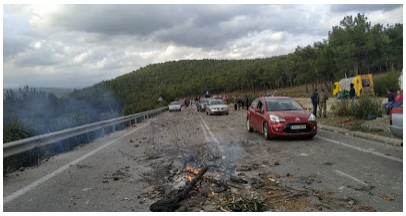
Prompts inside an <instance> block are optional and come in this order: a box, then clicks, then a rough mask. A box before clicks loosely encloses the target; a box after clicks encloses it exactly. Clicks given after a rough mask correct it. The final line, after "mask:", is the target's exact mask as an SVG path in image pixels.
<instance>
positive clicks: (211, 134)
mask: <svg viewBox="0 0 406 216" xmlns="http://www.w3.org/2000/svg"><path fill="white" fill-rule="evenodd" d="M199 117H200V119H202V121H203V124H204V127H205V128H206V129H207V132H209V134H210V136H211V138H212V139H213V141H214V142H216V143H217V144H219V143H220V142H219V141H218V140H217V139H216V137H214V134H213V133H212V132H211V130H210V128H209V126H207V124H206V122H205V121H204V119H203V118H202V116H201V115H200V114H199Z"/></svg>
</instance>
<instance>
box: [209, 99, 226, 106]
mask: <svg viewBox="0 0 406 216" xmlns="http://www.w3.org/2000/svg"><path fill="white" fill-rule="evenodd" d="M223 104H224V103H223V101H219V100H212V101H210V105H223Z"/></svg>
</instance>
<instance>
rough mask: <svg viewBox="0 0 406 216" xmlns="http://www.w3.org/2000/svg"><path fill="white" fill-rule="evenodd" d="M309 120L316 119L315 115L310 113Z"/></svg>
mask: <svg viewBox="0 0 406 216" xmlns="http://www.w3.org/2000/svg"><path fill="white" fill-rule="evenodd" d="M309 121H316V116H314V114H313V113H312V114H310V117H309Z"/></svg>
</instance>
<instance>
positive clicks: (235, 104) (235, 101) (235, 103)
mask: <svg viewBox="0 0 406 216" xmlns="http://www.w3.org/2000/svg"><path fill="white" fill-rule="evenodd" d="M233 99H234V110H235V111H237V95H236V96H234V97H233Z"/></svg>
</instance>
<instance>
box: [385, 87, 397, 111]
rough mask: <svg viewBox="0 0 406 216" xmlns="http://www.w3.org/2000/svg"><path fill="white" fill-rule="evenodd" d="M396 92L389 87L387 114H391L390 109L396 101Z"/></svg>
mask: <svg viewBox="0 0 406 216" xmlns="http://www.w3.org/2000/svg"><path fill="white" fill-rule="evenodd" d="M395 96H396V93H395V91H394V90H393V89H388V102H387V103H385V104H384V106H385V111H386V114H387V115H389V112H390V110H391V109H392V108H393V104H394V103H395Z"/></svg>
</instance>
